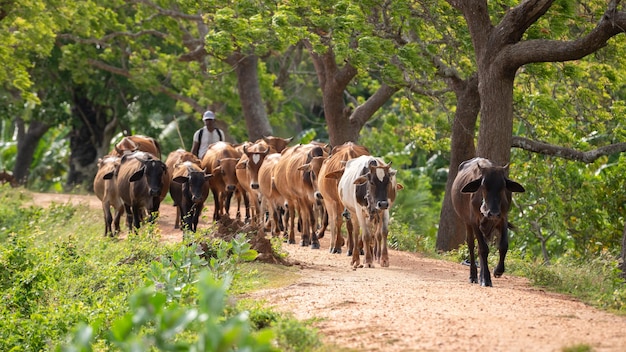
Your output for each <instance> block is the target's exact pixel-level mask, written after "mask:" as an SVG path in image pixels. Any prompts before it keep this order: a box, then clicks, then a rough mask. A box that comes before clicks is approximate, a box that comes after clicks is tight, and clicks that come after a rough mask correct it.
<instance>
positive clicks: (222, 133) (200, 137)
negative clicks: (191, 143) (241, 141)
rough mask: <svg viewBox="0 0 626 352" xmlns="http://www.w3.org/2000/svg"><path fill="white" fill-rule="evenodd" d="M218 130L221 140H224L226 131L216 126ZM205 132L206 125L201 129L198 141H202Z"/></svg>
mask: <svg viewBox="0 0 626 352" xmlns="http://www.w3.org/2000/svg"><path fill="white" fill-rule="evenodd" d="M215 130H216V131H217V135H218V136H219V137H220V142H223V141H224V132H223V131H222V130H220V129H219V128H217V127H216V128H215ZM203 133H204V127H203V128H201V129H200V134H198V143H202V134H203Z"/></svg>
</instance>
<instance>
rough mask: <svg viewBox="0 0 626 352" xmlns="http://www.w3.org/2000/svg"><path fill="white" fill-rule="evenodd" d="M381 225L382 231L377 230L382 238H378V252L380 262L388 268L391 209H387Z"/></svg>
mask: <svg viewBox="0 0 626 352" xmlns="http://www.w3.org/2000/svg"><path fill="white" fill-rule="evenodd" d="M380 227H381V229H380V231H377V233H378V234H380V238H378V239H377V243H378V245H379V250H380V252H379V253H378V258H379V262H378V263H379V264H380V266H381V267H383V268H387V267H389V253H388V250H387V236H388V235H389V211H385V213H384V214H383V218H382V223H381V225H380Z"/></svg>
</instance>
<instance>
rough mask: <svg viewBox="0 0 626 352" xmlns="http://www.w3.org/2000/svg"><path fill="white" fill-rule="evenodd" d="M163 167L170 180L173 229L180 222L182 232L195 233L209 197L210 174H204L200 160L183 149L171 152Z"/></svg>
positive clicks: (177, 226)
mask: <svg viewBox="0 0 626 352" xmlns="http://www.w3.org/2000/svg"><path fill="white" fill-rule="evenodd" d="M165 165H166V166H167V170H168V173H169V174H170V177H171V178H172V182H170V195H171V197H172V200H173V201H174V206H175V207H176V220H175V221H174V228H179V227H180V225H179V224H180V222H181V220H182V222H183V224H184V225H183V227H182V229H183V230H185V229H188V230H190V231H192V232H196V230H197V228H198V220H199V218H200V214H201V212H202V209H203V208H204V202H205V200H206V199H207V197H208V195H209V183H208V182H207V181H208V180H209V178H210V177H211V174H205V172H204V169H202V163H201V161H200V159H199V158H198V157H197V156H196V155H194V154H193V153H191V152H188V151H186V150H184V149H177V150H175V151H173V152H171V153H170V154H169V155H168V156H167V159H166V160H165Z"/></svg>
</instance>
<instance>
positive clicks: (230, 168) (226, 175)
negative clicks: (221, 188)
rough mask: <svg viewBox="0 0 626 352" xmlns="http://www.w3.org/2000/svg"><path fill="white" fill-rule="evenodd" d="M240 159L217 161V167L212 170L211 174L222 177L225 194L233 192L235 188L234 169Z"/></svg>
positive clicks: (235, 174)
mask: <svg viewBox="0 0 626 352" xmlns="http://www.w3.org/2000/svg"><path fill="white" fill-rule="evenodd" d="M239 159H240V158H222V159H218V160H217V166H216V167H215V168H213V172H212V174H214V175H215V174H219V175H221V176H222V180H223V181H224V185H225V188H226V191H227V192H234V191H235V189H236V188H237V183H238V181H237V173H236V167H237V163H238V162H239Z"/></svg>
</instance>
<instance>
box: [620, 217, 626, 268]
mask: <svg viewBox="0 0 626 352" xmlns="http://www.w3.org/2000/svg"><path fill="white" fill-rule="evenodd" d="M620 260H621V262H622V263H621V264H620V269H622V278H624V279H626V224H624V231H622V255H621V258H620Z"/></svg>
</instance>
